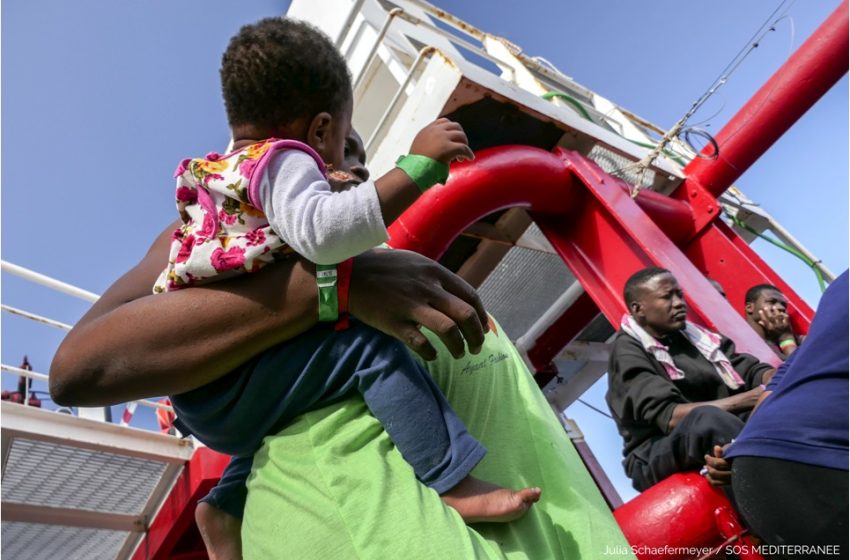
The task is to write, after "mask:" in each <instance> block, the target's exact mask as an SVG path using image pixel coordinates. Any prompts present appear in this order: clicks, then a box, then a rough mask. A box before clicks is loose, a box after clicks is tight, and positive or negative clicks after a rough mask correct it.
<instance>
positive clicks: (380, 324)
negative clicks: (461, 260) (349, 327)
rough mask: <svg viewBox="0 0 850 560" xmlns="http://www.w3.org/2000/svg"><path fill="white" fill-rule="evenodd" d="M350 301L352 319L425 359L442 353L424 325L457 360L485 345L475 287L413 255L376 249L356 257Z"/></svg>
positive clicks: (481, 309) (484, 325) (484, 328)
mask: <svg viewBox="0 0 850 560" xmlns="http://www.w3.org/2000/svg"><path fill="white" fill-rule="evenodd" d="M349 302H350V303H349V308H350V309H351V313H352V315H354V316H355V317H357V318H358V319H359V320H361V321H363V322H364V323H366V324H368V325H370V326H372V327H374V328H376V329H378V330H379V331H382V332H384V333H386V334H388V335H390V336H393V337H395V338H398V339H399V340H401V341H402V342H404V343H405V344H406V345H407V346H408V347H409V348H410V349H411V350H412V351H414V352H416V353H417V354H419V355H420V356H421V357H422V358H423V359H425V360H433V359H435V358H436V357H437V351H436V349H435V348H434V347H433V346H432V345H431V343H429V342H428V339H427V338H426V337H425V335H423V334H422V333H421V332H420V330H419V328H420V326H421V327H426V328H428V329H429V330H431V331H433V332H434V333H435V334H436V335H437V336H439V337H440V340H442V341H443V344H445V345H446V348H448V350H449V352H451V354H452V356H454V357H455V358H460V357H462V356H463V355H464V351H465V349H464V340H465V341H466V345H467V346H468V348H469V351H470V352H472V353H473V354H477V353H478V352H480V351H481V346H482V345H483V344H484V333H485V332H486V331H487V314H486V313H485V311H484V306H483V305H482V304H481V300H480V299H479V298H478V294H476V292H475V290H474V289H473V288H472V286H470V285H469V284H467V283H466V282H465V281H464V280H462V279H461V278H460V277H458V276H456V275H454V274H452V273H451V272H450V271H449V270H447V269H446V268H444V267H443V266H441V265H440V264H439V263H436V262H434V261H432V260H431V259H429V258H426V257H423V256H422V255H420V254H418V253H414V252H412V251H400V250H399V251H393V250H387V249H373V250H372V251H368V252H366V253H364V254H362V255H360V256H358V257H355V258H354V267H353V269H352V275H351V287H350V295H349Z"/></svg>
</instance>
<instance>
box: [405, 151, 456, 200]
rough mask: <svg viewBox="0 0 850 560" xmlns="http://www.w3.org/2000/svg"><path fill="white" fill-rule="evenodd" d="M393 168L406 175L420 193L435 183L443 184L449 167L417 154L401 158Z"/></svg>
mask: <svg viewBox="0 0 850 560" xmlns="http://www.w3.org/2000/svg"><path fill="white" fill-rule="evenodd" d="M395 166H396V167H398V168H399V169H401V170H402V171H404V172H405V173H407V176H408V177H410V179H411V180H412V181H413V182H414V183H416V186H417V187H419V190H420V191H422V192H425V191H427V190H428V189H430V188H431V187H433V186H434V185H436V184H437V183H445V182H446V180H447V179H448V178H449V166H448V165H446V164H445V163H442V162H439V161H437V160H435V159H431V158H429V157H428V156H420V155H418V154H409V155H406V156H401V157H400V158H398V159H397V160H396V162H395Z"/></svg>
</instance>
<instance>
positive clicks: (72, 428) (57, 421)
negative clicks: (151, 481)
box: [0, 402, 194, 464]
mask: <svg viewBox="0 0 850 560" xmlns="http://www.w3.org/2000/svg"><path fill="white" fill-rule="evenodd" d="M0 410H2V413H3V427H2V432H3V436H4V438H6V437H9V438H15V437H21V438H26V439H30V440H35V441H46V442H53V443H58V444H61V445H67V446H71V447H79V448H83V449H91V450H94V451H105V452H109V453H115V454H118V455H124V456H128V457H138V458H142V459H149V460H153V461H161V462H165V463H180V464H182V463H184V462H185V461H188V460H189V459H190V458H191V457H192V453H193V452H194V449H193V447H192V443H191V440H189V439H181V438H177V437H175V436H170V435H167V434H160V433H155V432H150V431H147V430H138V429H136V428H130V427H126V426H118V425H115V424H107V423H105V422H98V421H96V420H89V419H86V418H78V417H75V416H69V415H67V414H61V413H58V412H52V411H48V410H43V409H40V408H33V407H28V406H21V405H19V404H15V403H10V402H3V403H2V408H0Z"/></svg>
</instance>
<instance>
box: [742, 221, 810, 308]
mask: <svg viewBox="0 0 850 560" xmlns="http://www.w3.org/2000/svg"><path fill="white" fill-rule="evenodd" d="M726 215H727V216H729V218H730V219H731V220H732V223H734V224H735V225H736V226H738V227H739V228H741V229H744V230H747V231H748V232H750V233H752V234H753V235H755V236H756V237H759V238H761V239H764V240H765V241H767V242H768V243H770V244H772V245H775V246H776V247H779V248H780V249H782V250H783V251H786V252H788V253H791V254H792V255H794V256H795V257H797V258H798V259H800V260H801V261H803V262H804V263H806V265H807V266H809V268H811V269H812V270H813V271H814V273H815V276H816V277H817V279H818V286H819V287H820V291H821V292H824V291H826V281H825V280H824V278H823V273H822V272H821V271H820V269H819V268H818V267H817V264H818V263H817V262H815V261H813V260H812V259H810V258H809V257H807V256H806V255H804V254H803V253H801V252H800V251H798V250H797V249H795V248H794V247H791V246H789V245H786V244H785V243H782V242H781V241H779V240H778V239H773V238H772V237H769V236H767V235H764V234H763V233H759V232H758V231H756V230H755V229H753V228H751V227H750V226H748V225H747V224H745V223H744V222H742V221H741V220H739V219H738V217H737V216H733V215H732V214H730V213H729V212H726Z"/></svg>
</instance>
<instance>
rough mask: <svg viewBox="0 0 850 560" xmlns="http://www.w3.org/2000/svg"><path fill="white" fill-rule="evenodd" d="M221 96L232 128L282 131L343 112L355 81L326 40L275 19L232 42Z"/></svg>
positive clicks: (244, 29) (243, 31)
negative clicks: (302, 121) (324, 114)
mask: <svg viewBox="0 0 850 560" xmlns="http://www.w3.org/2000/svg"><path fill="white" fill-rule="evenodd" d="M221 92H222V96H223V97H224V106H225V108H226V109H227V120H228V121H229V123H230V126H231V127H233V126H237V125H245V124H251V125H258V126H279V125H282V124H288V123H291V122H293V121H295V120H297V119H299V118H302V117H306V118H312V117H313V116H315V115H317V114H318V113H320V112H322V111H327V112H329V113H331V114H337V113H339V112H340V111H342V110H343V108H344V107H345V104H346V102H347V101H348V100H349V99H350V97H351V76H350V75H349V73H348V67H347V66H346V64H345V59H344V58H343V57H342V55H341V54H340V53H339V51H338V50H337V49H336V47H334V45H333V43H332V42H331V40H330V39H329V38H328V37H327V35H325V34H324V33H322V32H321V31H319V30H318V29H316V28H315V27H313V26H312V25H310V24H308V23H305V22H302V21H296V20H292V19H287V18H280V17H274V18H266V19H262V20H260V21H258V22H257V23H253V24H250V25H245V26H243V27H242V29H240V30H239V33H237V34H236V35H234V36H233V38H232V39H231V40H230V44H228V45H227V50H225V51H224V55H222V57H221Z"/></svg>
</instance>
